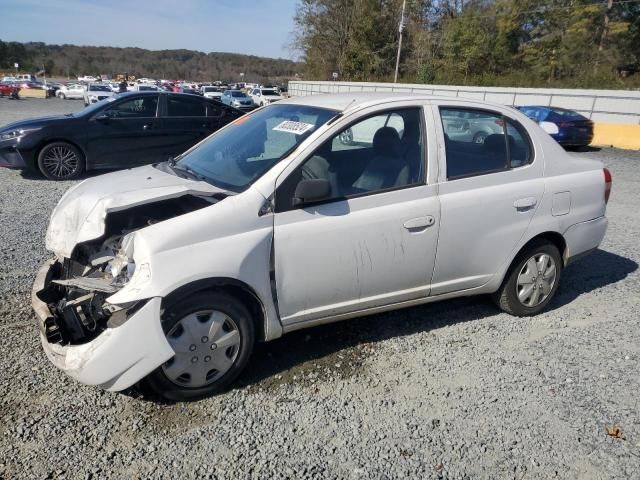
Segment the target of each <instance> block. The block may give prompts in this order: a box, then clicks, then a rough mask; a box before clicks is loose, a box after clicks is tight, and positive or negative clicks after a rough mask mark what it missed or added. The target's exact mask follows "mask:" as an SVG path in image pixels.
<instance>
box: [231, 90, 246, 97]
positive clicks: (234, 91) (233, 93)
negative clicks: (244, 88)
mask: <svg viewBox="0 0 640 480" xmlns="http://www.w3.org/2000/svg"><path fill="white" fill-rule="evenodd" d="M231 96H232V97H240V98H244V97H246V95H245V93H244V92H240V91H237V90H232V91H231Z"/></svg>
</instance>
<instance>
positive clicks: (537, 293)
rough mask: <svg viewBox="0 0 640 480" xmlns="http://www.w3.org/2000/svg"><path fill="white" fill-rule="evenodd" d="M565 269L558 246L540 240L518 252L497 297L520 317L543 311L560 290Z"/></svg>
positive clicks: (506, 308) (508, 311) (502, 307)
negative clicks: (562, 272)
mask: <svg viewBox="0 0 640 480" xmlns="http://www.w3.org/2000/svg"><path fill="white" fill-rule="evenodd" d="M561 271H562V257H561V255H560V251H559V250H558V248H557V247H556V246H555V245H554V244H552V243H551V242H548V241H544V240H540V241H536V242H534V243H532V244H531V245H530V246H529V247H528V248H527V249H525V250H524V251H522V252H521V253H520V254H519V255H518V257H517V258H516V260H515V261H514V263H513V264H512V266H511V268H510V269H509V271H508V273H507V277H506V279H505V281H504V282H503V284H502V286H501V287H500V290H498V291H497V292H496V293H495V294H494V295H493V300H494V302H495V303H496V304H497V305H498V307H500V308H501V309H502V310H504V311H505V312H507V313H510V314H511V315H515V316H518V317H524V316H530V315H535V314H537V313H540V312H541V311H542V310H544V308H545V307H546V306H547V305H548V304H549V302H550V301H551V299H552V298H553V296H554V295H555V293H556V291H557V290H558V285H559V283H560V273H561Z"/></svg>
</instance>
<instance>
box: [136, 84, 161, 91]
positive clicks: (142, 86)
mask: <svg viewBox="0 0 640 480" xmlns="http://www.w3.org/2000/svg"><path fill="white" fill-rule="evenodd" d="M132 91H134V92H159V91H160V88H159V87H157V86H156V85H153V84H151V83H139V84H138V85H136V86H134V87H133V90H132Z"/></svg>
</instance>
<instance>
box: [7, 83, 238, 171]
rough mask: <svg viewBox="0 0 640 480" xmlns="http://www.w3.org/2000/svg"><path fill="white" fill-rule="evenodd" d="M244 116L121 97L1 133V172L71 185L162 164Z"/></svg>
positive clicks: (178, 100) (162, 95)
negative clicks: (32, 173) (33, 173)
mask: <svg viewBox="0 0 640 480" xmlns="http://www.w3.org/2000/svg"><path fill="white" fill-rule="evenodd" d="M242 115H244V113H243V112H241V111H240V110H236V109H235V108H232V107H230V106H228V105H223V104H221V103H220V102H216V101H214V100H209V99H206V98H203V97H199V96H195V95H186V94H180V93H168V92H136V93H122V94H118V95H114V96H112V97H109V98H107V99H106V100H103V101H101V102H98V103H94V104H93V105H90V106H88V107H86V108H85V109H84V110H81V111H80V112H78V113H73V114H71V113H70V114H67V115H60V116H53V117H44V118H36V119H33V120H25V121H22V122H15V123H12V124H9V125H6V126H5V127H2V128H0V167H8V168H17V169H31V170H39V171H40V172H42V174H43V175H44V176H45V177H47V178H49V179H52V180H70V179H73V178H77V177H78V176H79V175H80V174H81V173H82V172H84V171H86V170H95V169H100V168H129V167H135V166H138V165H144V164H147V163H154V162H160V161H164V160H167V158H169V157H173V156H176V155H178V154H180V153H182V152H184V151H185V150H187V149H188V148H190V147H191V146H192V145H195V144H196V143H197V142H199V141H200V140H202V139H203V138H205V137H207V136H208V135H209V134H211V133H213V132H215V131H216V130H218V129H219V128H221V127H223V126H224V125H226V124H228V123H229V122H231V121H233V120H235V119H236V118H238V117H240V116H242Z"/></svg>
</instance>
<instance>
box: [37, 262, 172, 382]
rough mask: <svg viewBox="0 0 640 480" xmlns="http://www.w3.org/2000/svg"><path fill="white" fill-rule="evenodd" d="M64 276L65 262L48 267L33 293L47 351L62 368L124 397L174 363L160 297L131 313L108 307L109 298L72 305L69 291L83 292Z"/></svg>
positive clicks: (88, 297) (90, 296)
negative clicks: (164, 365) (148, 377)
mask: <svg viewBox="0 0 640 480" xmlns="http://www.w3.org/2000/svg"><path fill="white" fill-rule="evenodd" d="M63 271H64V266H63V265H62V264H61V263H60V262H58V261H55V260H52V261H50V262H47V263H46V264H45V265H44V266H43V267H42V268H41V269H40V271H39V272H38V275H37V277H36V281H35V283H34V286H33V291H32V304H33V309H34V310H35V312H36V314H37V316H38V319H39V326H40V340H41V342H42V347H43V349H44V351H45V353H46V355H47V357H48V358H49V360H50V361H51V363H53V364H54V365H55V366H56V367H57V368H59V369H60V370H62V371H64V372H65V373H66V374H67V375H69V376H70V377H72V378H74V379H76V380H77V381H79V382H81V383H84V384H86V385H98V386H100V387H101V388H104V389H106V390H110V391H119V390H123V389H125V388H128V387H130V386H131V385H133V384H134V383H136V382H138V381H139V380H141V379H142V378H144V377H145V376H146V375H148V374H149V373H150V372H151V371H153V370H154V369H156V368H157V367H159V366H160V365H162V364H163V363H164V362H166V361H167V360H169V359H170V358H171V357H173V355H174V351H173V349H172V348H171V346H170V345H169V343H168V342H167V340H166V337H165V334H164V331H163V330H162V325H161V323H160V306H161V298H160V297H154V298H151V299H148V300H146V301H141V302H137V303H136V304H135V305H131V306H128V308H119V307H117V306H110V305H108V304H106V303H105V302H104V295H108V294H104V293H101V292H89V293H86V294H85V295H80V296H78V297H77V298H74V299H71V300H70V299H68V298H66V297H67V296H68V295H69V292H68V290H67V289H69V288H72V289H73V290H74V291H75V290H76V289H77V288H78V287H76V286H72V285H65V284H64V282H65V281H64V280H62V281H60V280H59V279H60V277H61V275H62V274H63ZM61 282H63V284H62V285H61V284H60V283H61ZM85 286H86V285H85ZM100 315H103V317H100Z"/></svg>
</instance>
